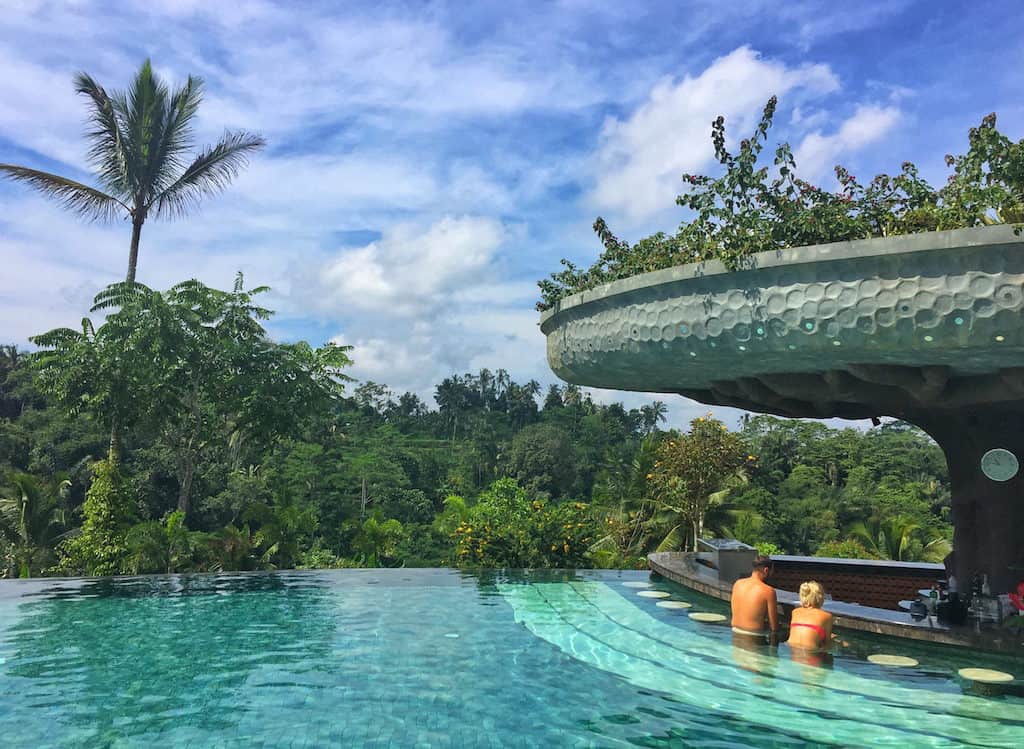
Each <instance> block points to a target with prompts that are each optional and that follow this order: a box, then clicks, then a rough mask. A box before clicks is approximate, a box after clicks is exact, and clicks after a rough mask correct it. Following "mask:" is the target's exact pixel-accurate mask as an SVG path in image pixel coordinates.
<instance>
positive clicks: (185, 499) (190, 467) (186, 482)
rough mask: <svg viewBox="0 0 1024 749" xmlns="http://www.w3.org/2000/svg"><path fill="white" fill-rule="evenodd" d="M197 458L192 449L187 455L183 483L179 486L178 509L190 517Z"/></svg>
mask: <svg viewBox="0 0 1024 749" xmlns="http://www.w3.org/2000/svg"><path fill="white" fill-rule="evenodd" d="M195 469H196V464H195V458H194V456H193V455H192V452H191V450H190V451H189V453H188V455H187V456H186V457H185V465H184V471H183V472H182V474H183V475H182V477H181V484H180V485H179V487H178V509H179V510H181V512H183V513H185V516H186V517H188V511H189V508H190V507H191V505H192V478H193V476H195Z"/></svg>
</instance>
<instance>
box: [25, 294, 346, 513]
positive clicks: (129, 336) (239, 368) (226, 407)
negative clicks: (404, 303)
mask: <svg viewBox="0 0 1024 749" xmlns="http://www.w3.org/2000/svg"><path fill="white" fill-rule="evenodd" d="M265 291H267V289H266V287H259V288H256V289H250V290H245V288H244V285H243V279H242V276H241V274H239V276H238V277H237V279H236V281H235V285H234V288H233V289H232V291H230V292H225V291H219V290H217V289H211V288H209V287H208V286H205V285H204V284H202V283H200V282H199V281H195V280H191V281H185V282H183V283H180V284H177V285H175V286H173V287H172V288H171V289H170V290H168V291H166V292H160V291H154V290H152V289H150V288H148V287H146V286H144V285H143V284H139V283H131V284H129V283H127V282H124V283H117V284H113V285H111V286H109V287H107V288H106V289H104V290H103V291H101V292H100V293H99V294H98V295H97V296H96V299H95V302H96V303H95V305H94V306H93V311H100V310H104V311H110V310H113V311H111V312H110V314H108V316H107V319H106V321H105V322H104V324H103V325H101V326H100V327H99V328H96V327H95V326H94V325H93V324H92V322H91V321H90V320H88V319H86V320H84V321H83V324H82V332H81V333H79V332H78V331H75V330H71V329H68V328H59V329H57V330H53V331H50V332H48V333H44V334H43V335H40V336H36V337H35V338H33V339H32V340H33V341H34V342H35V343H37V344H38V345H39V346H40V347H41V350H40V351H39V352H38V353H37V354H35V355H34V357H35V359H34V361H35V364H36V367H37V370H38V372H39V375H40V385H41V386H42V387H43V389H44V390H45V391H46V392H48V393H50V394H51V395H53V396H55V397H56V398H57V400H58V402H60V403H61V404H62V405H63V406H65V408H67V409H68V410H69V411H71V412H72V413H86V414H88V415H91V416H93V417H94V418H95V419H97V420H98V421H100V422H101V423H103V424H105V425H106V426H109V427H110V429H111V445H110V460H112V461H114V462H117V461H118V460H119V459H120V452H121V450H120V435H121V432H122V431H123V430H124V429H128V428H131V427H132V426H134V425H136V424H140V423H144V424H145V426H146V427H147V428H148V429H149V430H150V431H151V432H153V433H156V434H158V435H159V437H160V439H161V440H162V442H163V444H164V445H166V446H167V447H168V448H170V450H171V451H172V452H173V454H174V458H175V474H176V478H177V480H178V487H179V492H178V509H179V510H181V511H182V512H183V513H185V514H186V515H187V514H188V512H189V509H190V505H191V495H192V486H193V480H194V474H195V469H196V465H197V462H198V460H199V458H200V455H201V454H202V453H203V452H204V451H205V450H206V449H208V447H209V446H210V445H211V444H214V443H216V442H219V443H220V444H222V445H223V446H225V447H227V446H228V445H229V444H230V443H231V442H232V440H236V441H237V439H238V436H239V435H244V440H245V441H246V442H248V443H250V444H251V445H252V446H253V447H254V448H257V447H260V448H265V447H266V446H268V445H269V444H272V443H273V442H274V441H276V439H277V438H278V437H281V436H285V435H288V434H290V433H292V432H294V431H295V430H296V429H297V427H298V425H299V423H300V421H301V420H302V419H303V417H304V416H306V415H309V414H311V413H317V412H319V411H321V410H324V409H326V408H327V407H328V406H330V404H331V403H333V402H334V400H335V399H336V398H337V397H338V396H340V395H341V393H342V391H343V385H342V382H343V381H344V380H346V379H348V378H347V377H346V376H345V375H344V374H342V372H341V369H342V368H343V367H345V366H347V365H348V364H350V363H351V361H350V359H349V358H348V355H347V351H349V350H350V347H344V346H343V347H339V346H334V345H332V344H327V345H326V346H323V347H321V348H318V349H314V348H312V347H311V346H309V344H307V343H305V342H299V343H294V344H275V343H273V342H271V341H269V340H268V339H267V336H266V331H265V330H264V328H263V327H262V325H261V324H260V322H261V321H262V320H266V319H267V318H269V317H270V315H271V314H273V313H272V312H271V311H270V310H268V309H265V308H263V307H260V306H258V305H256V304H255V302H254V297H255V296H256V295H257V294H260V293H262V292H265Z"/></svg>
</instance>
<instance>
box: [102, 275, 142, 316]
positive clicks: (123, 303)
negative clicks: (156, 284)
mask: <svg viewBox="0 0 1024 749" xmlns="http://www.w3.org/2000/svg"><path fill="white" fill-rule="evenodd" d="M154 293H155V292H154V291H153V290H152V289H151V288H149V287H148V286H146V285H145V284H141V283H136V282H134V281H132V282H130V283H129V282H128V281H120V282H118V283H114V284H110V285H109V286H107V287H106V288H105V289H102V290H101V291H100V292H99V293H98V294H97V295H96V296H95V297H93V300H92V307H91V308H90V309H89V311H90V312H98V311H100V310H105V309H111V308H114V307H117V308H122V307H127V306H129V305H131V304H132V303H134V302H139V301H141V300H143V299H146V298H149V297H152V296H153V294H154Z"/></svg>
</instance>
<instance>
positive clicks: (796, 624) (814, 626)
mask: <svg viewBox="0 0 1024 749" xmlns="http://www.w3.org/2000/svg"><path fill="white" fill-rule="evenodd" d="M793 627H810V628H811V629H813V630H814V631H815V632H817V633H818V637H820V638H821V641H822V642H825V628H824V627H822V626H821V625H820V624H805V623H804V622H793V623H792V624H790V625H789V628H790V629H792V628H793Z"/></svg>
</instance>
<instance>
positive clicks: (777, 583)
mask: <svg viewBox="0 0 1024 749" xmlns="http://www.w3.org/2000/svg"><path fill="white" fill-rule="evenodd" d="M772 563H773V567H772V574H771V577H770V578H769V579H768V583H769V584H770V585H772V586H773V587H775V588H780V589H781V590H789V591H792V592H794V593H795V592H797V591H799V589H800V583H802V582H804V581H805V580H817V581H818V582H819V583H821V584H822V585H823V586H824V587H825V591H826V592H827V593H828V594H829V595H831V596H832V598H834V599H835V600H837V601H846V602H847V603H858V604H860V605H862V606H874V607H876V608H881V609H892V610H897V609H898V608H899V602H900V601H902V600H913V599H915V598H917V596H918V590H920V589H922V588H930V587H931V585H932V583H933V582H936V581H938V580H942V579H945V577H946V571H945V568H944V567H943V566H942V565H941V564H923V563H910V562H891V561H874V560H860V559H827V558H821V557H797V556H785V555H777V556H773V557H772Z"/></svg>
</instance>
